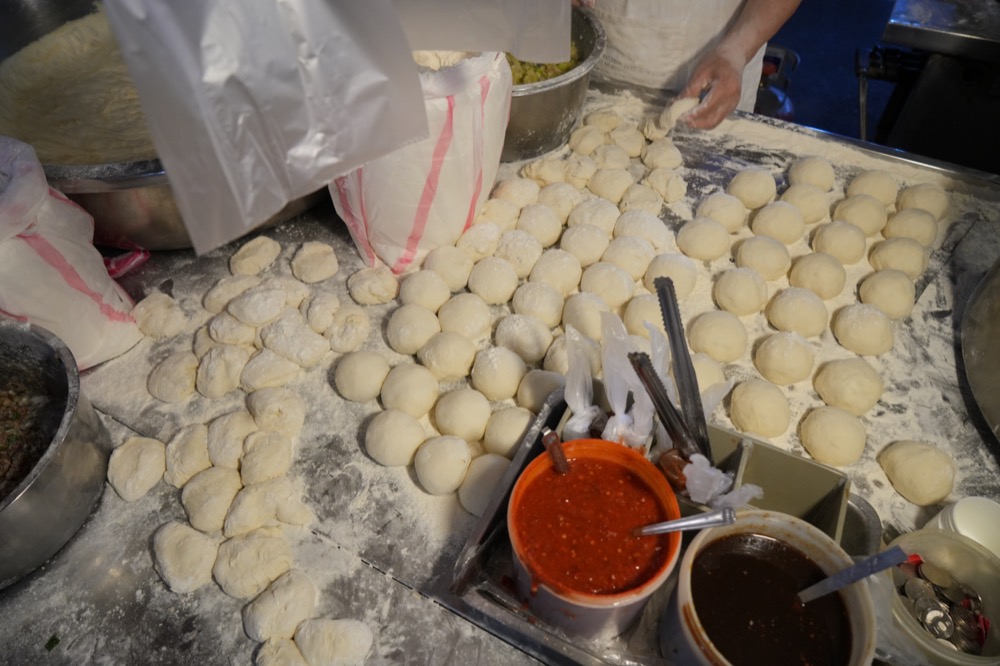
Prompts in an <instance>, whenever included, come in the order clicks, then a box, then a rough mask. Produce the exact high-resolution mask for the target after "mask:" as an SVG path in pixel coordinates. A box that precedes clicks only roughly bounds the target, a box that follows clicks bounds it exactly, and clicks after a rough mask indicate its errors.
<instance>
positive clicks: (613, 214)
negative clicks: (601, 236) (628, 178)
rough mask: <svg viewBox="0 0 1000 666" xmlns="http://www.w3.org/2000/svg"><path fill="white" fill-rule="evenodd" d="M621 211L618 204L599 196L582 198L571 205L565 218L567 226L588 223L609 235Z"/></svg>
mask: <svg viewBox="0 0 1000 666" xmlns="http://www.w3.org/2000/svg"><path fill="white" fill-rule="evenodd" d="M620 214H621V212H620V211H619V210H618V206H616V205H614V204H613V203H611V202H610V201H608V200H607V199H602V198H601V197H590V198H589V199H584V200H583V201H581V202H580V203H578V204H577V205H575V206H574V207H573V210H571V211H570V213H569V217H568V218H567V219H566V224H567V226H570V227H574V226H576V225H578V224H589V225H591V226H594V227H597V228H598V229H601V230H602V231H604V232H605V233H607V235H609V236H610V235H611V234H612V232H613V231H614V229H615V222H617V221H618V216H619V215H620Z"/></svg>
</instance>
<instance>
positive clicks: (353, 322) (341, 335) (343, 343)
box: [326, 303, 372, 354]
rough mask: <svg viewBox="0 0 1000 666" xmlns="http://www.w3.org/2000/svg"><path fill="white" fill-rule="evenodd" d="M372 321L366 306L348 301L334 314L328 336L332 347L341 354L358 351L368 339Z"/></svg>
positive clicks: (327, 332)
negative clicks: (365, 308)
mask: <svg viewBox="0 0 1000 666" xmlns="http://www.w3.org/2000/svg"><path fill="white" fill-rule="evenodd" d="M371 328H372V323H371V320H370V319H369V318H368V313H367V312H365V310H364V308H362V307H361V306H360V305H356V304H355V303H346V304H344V305H343V306H341V307H340V309H339V310H337V312H336V313H335V314H334V315H333V321H332V322H331V323H330V328H328V329H327V330H326V337H327V339H328V340H329V342H330V349H332V350H333V351H335V352H339V353H341V354H346V353H347V352H352V351H356V350H358V349H360V348H361V345H363V344H364V343H365V341H366V340H367V339H368V334H369V333H371Z"/></svg>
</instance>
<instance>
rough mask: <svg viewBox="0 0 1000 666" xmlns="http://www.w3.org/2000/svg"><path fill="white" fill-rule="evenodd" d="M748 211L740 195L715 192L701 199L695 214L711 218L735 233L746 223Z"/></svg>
mask: <svg viewBox="0 0 1000 666" xmlns="http://www.w3.org/2000/svg"><path fill="white" fill-rule="evenodd" d="M748 213H749V211H748V210H747V208H746V206H744V205H743V202H742V201H740V199H739V198H738V197H734V196H733V195H732V194H727V193H726V192H714V193H712V194H709V195H708V196H707V197H705V198H704V199H702V200H701V203H699V204H698V207H697V208H696V209H695V212H694V215H695V217H707V218H711V219H713V220H715V221H716V222H718V223H719V224H721V225H722V226H724V227H725V228H726V231H728V232H729V233H731V234H734V233H736V232H737V231H739V230H740V229H742V228H743V225H745V224H746V222H747V215H748Z"/></svg>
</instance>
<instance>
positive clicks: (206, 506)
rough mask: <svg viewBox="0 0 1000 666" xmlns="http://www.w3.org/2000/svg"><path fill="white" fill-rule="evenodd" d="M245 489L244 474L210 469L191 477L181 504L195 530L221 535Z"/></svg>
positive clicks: (222, 468) (224, 468)
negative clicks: (241, 477)
mask: <svg viewBox="0 0 1000 666" xmlns="http://www.w3.org/2000/svg"><path fill="white" fill-rule="evenodd" d="M242 487H243V483H242V482H241V481H240V473H239V472H238V471H236V470H235V469H230V468H228V467H209V468H208V469H206V470H202V471H201V472H198V473H197V474H195V475H194V476H193V477H191V480H190V481H188V482H187V483H186V484H184V489H183V490H182V491H181V504H183V505H184V511H185V512H187V517H188V522H190V523H191V527H193V528H195V529H196V530H201V531H202V532H205V533H206V534H211V533H212V532H218V531H220V530H221V529H222V525H223V523H224V522H225V520H226V514H227V513H229V507H230V506H231V505H232V503H233V498H234V497H236V493H238V492H239V491H240V488H242Z"/></svg>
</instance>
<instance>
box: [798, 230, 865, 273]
mask: <svg viewBox="0 0 1000 666" xmlns="http://www.w3.org/2000/svg"><path fill="white" fill-rule="evenodd" d="M812 249H813V251H815V252H822V253H823V254H828V255H830V256H831V257H833V258H834V259H836V260H837V261H839V262H840V263H842V264H844V265H845V266H848V265H850V264H856V263H858V262H859V261H861V259H862V257H864V256H865V252H866V251H867V250H868V240H867V238H866V237H865V232H864V231H862V230H861V229H860V227H856V226H854V225H853V224H851V223H850V222H845V221H844V220H834V221H833V222H827V223H826V224H822V225H820V226H819V227H817V228H816V233H815V235H814V236H813V242H812Z"/></svg>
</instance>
